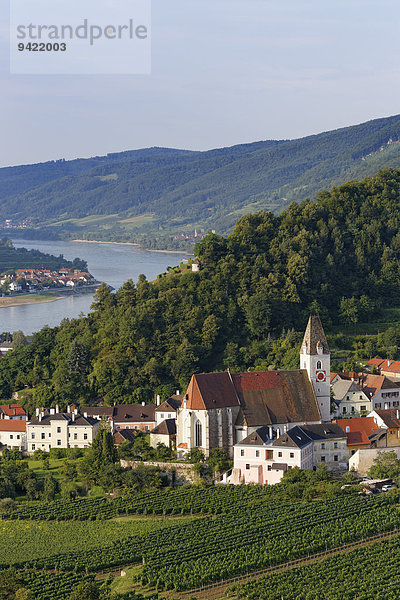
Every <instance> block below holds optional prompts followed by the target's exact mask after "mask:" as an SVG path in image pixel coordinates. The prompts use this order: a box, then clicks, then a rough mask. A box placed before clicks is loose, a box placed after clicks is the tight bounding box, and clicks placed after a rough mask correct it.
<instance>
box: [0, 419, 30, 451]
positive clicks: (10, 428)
mask: <svg viewBox="0 0 400 600" xmlns="http://www.w3.org/2000/svg"><path fill="white" fill-rule="evenodd" d="M2 448H3V449H4V448H8V449H9V450H20V451H24V450H26V421H23V420H14V419H0V450H1V449H2Z"/></svg>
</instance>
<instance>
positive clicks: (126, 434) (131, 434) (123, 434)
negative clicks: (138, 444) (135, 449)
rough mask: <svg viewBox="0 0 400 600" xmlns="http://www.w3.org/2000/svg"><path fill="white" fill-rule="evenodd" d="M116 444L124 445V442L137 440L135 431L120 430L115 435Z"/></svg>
mask: <svg viewBox="0 0 400 600" xmlns="http://www.w3.org/2000/svg"><path fill="white" fill-rule="evenodd" d="M113 438H114V444H122V442H125V441H128V442H133V440H134V439H135V431H134V430H133V429H118V431H116V432H115V433H114V435H113Z"/></svg>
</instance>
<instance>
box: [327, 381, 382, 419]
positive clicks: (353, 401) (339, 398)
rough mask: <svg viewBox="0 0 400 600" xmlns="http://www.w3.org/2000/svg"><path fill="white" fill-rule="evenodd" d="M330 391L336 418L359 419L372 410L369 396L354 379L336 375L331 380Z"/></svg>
mask: <svg viewBox="0 0 400 600" xmlns="http://www.w3.org/2000/svg"><path fill="white" fill-rule="evenodd" d="M332 391H333V396H334V398H335V403H336V405H337V410H336V416H345V417H347V416H349V417H360V416H365V415H366V414H367V413H369V412H370V411H371V410H372V401H371V398H370V397H369V395H368V394H367V393H366V392H365V391H364V390H363V388H362V387H361V385H360V384H359V383H357V382H356V381H355V380H354V378H350V377H346V378H345V377H343V376H342V375H341V373H338V374H337V375H336V376H335V377H334V379H333V380H332Z"/></svg>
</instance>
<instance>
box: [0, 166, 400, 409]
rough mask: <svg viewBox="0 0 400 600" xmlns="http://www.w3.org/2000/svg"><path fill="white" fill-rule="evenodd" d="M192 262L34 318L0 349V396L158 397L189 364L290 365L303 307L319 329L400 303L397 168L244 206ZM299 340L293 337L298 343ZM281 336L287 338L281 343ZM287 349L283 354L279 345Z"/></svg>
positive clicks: (204, 367) (179, 380)
mask: <svg viewBox="0 0 400 600" xmlns="http://www.w3.org/2000/svg"><path fill="white" fill-rule="evenodd" d="M196 253H197V254H198V256H199V259H200V262H201V265H202V268H201V270H200V271H199V272H191V271H190V272H184V273H179V274H169V275H165V276H163V277H160V278H158V279H157V280H156V281H155V282H153V283H149V282H147V281H146V279H145V277H144V276H141V277H140V279H139V282H138V283H137V285H134V284H133V283H132V282H127V283H126V284H125V285H124V286H123V287H122V288H121V289H120V290H118V291H117V292H116V294H115V295H113V294H111V293H110V291H109V290H108V288H107V287H106V286H103V287H101V288H100V289H99V290H98V292H97V294H96V298H95V303H94V306H93V309H94V311H93V312H92V313H91V314H89V316H88V317H86V318H81V319H76V320H73V321H71V322H70V323H68V322H64V323H63V324H62V326H61V327H59V328H55V329H48V328H45V329H43V330H42V331H41V332H40V333H38V334H36V335H35V336H34V339H33V342H32V344H30V345H29V346H28V347H26V348H18V349H17V350H14V351H13V352H9V353H8V354H7V355H6V356H5V357H3V358H2V359H1V360H0V398H4V399H7V398H9V397H11V393H12V392H13V391H15V390H18V389H24V388H28V389H30V388H34V390H35V391H34V395H33V400H34V402H36V403H37V405H38V406H41V405H44V406H45V405H48V404H49V402H52V401H55V400H57V401H59V403H60V404H62V405H64V406H65V404H66V402H67V401H68V400H69V401H71V400H72V399H73V400H74V401H76V402H79V399H80V398H83V399H86V400H89V399H91V398H93V397H104V398H105V400H106V402H109V403H113V402H121V401H135V400H151V399H152V398H153V394H155V393H159V394H161V395H162V396H163V398H165V397H166V396H167V395H168V394H170V393H172V392H173V391H174V390H176V389H177V388H179V389H185V387H186V385H187V384H188V382H189V379H190V377H191V375H192V373H194V372H207V371H212V370H223V369H226V368H227V367H230V368H231V369H233V370H246V369H248V368H252V367H259V368H263V369H266V368H268V367H272V366H275V367H280V366H285V367H290V368H295V367H297V365H298V347H297V342H296V337H295V338H294V343H293V339H291V340H288V339H287V337H285V336H284V338H283V341H282V339H281V342H279V343H277V342H276V340H275V339H274V338H275V337H276V336H278V337H279V336H280V334H281V332H282V330H283V329H285V330H286V332H287V331H288V328H292V327H294V328H295V330H296V331H299V332H302V331H304V328H305V326H306V323H307V318H308V315H309V312H310V311H315V312H318V313H319V314H320V315H321V317H322V319H323V322H324V326H325V327H326V329H327V330H328V331H329V327H330V324H331V323H332V322H333V323H335V324H336V325H340V324H342V325H343V324H347V323H349V322H351V323H356V322H357V320H362V321H363V322H365V321H367V320H368V319H371V318H374V316H375V314H376V312H377V311H379V309H380V307H382V306H383V307H385V306H391V307H394V306H400V268H399V264H400V170H389V169H388V170H384V171H382V172H380V173H378V174H377V175H376V176H375V177H374V178H371V179H365V180H363V181H360V182H351V183H347V184H345V185H343V186H341V187H339V188H333V189H332V191H331V192H324V193H321V194H320V195H319V196H318V198H317V201H316V202H311V201H304V202H303V203H301V204H295V203H293V204H291V205H290V207H288V208H287V209H286V210H285V211H284V212H283V213H282V214H281V215H279V216H274V215H273V214H271V213H266V212H259V213H257V214H253V215H246V216H244V217H242V218H241V219H240V220H239V221H238V223H237V225H236V227H235V228H234V231H233V232H232V234H231V235H229V236H228V237H222V236H219V235H215V234H209V235H208V236H207V237H206V238H205V239H204V240H202V241H201V242H200V243H199V244H198V246H197V248H196ZM300 340H301V337H300V339H299V340H298V344H300ZM285 345H286V346H285ZM287 350H289V351H290V353H289V359H288V357H287V356H286V358H285V361H286V362H283V357H284V356H285V352H286V351H287Z"/></svg>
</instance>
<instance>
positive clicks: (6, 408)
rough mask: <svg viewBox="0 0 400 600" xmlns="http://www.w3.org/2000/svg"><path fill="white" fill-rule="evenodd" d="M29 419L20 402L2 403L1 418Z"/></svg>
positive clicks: (0, 408)
mask: <svg viewBox="0 0 400 600" xmlns="http://www.w3.org/2000/svg"><path fill="white" fill-rule="evenodd" d="M1 419H12V420H16V421H27V419H28V415H27V414H26V412H25V411H24V409H23V408H22V406H21V405H20V404H0V420H1Z"/></svg>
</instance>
